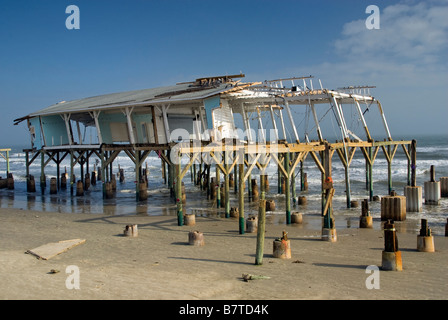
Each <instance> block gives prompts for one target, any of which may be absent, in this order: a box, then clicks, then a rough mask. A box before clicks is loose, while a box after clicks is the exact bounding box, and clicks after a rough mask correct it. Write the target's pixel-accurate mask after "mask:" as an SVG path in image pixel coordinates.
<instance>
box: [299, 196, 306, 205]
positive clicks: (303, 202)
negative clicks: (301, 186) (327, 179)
mask: <svg viewBox="0 0 448 320" xmlns="http://www.w3.org/2000/svg"><path fill="white" fill-rule="evenodd" d="M306 203H307V200H306V197H305V196H299V205H302V206H303V205H306Z"/></svg>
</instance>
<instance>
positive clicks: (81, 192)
mask: <svg viewBox="0 0 448 320" xmlns="http://www.w3.org/2000/svg"><path fill="white" fill-rule="evenodd" d="M83 195H84V185H83V183H82V181H81V180H79V181H78V182H77V183H76V196H77V197H80V196H83Z"/></svg>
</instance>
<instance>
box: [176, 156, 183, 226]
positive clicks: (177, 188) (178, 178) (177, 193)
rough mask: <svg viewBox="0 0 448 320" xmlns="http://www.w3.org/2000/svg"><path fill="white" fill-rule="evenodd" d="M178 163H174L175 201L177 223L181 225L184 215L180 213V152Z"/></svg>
mask: <svg viewBox="0 0 448 320" xmlns="http://www.w3.org/2000/svg"><path fill="white" fill-rule="evenodd" d="M177 162H178V163H177V164H176V174H177V180H176V185H175V186H176V203H177V225H178V226H183V224H184V215H183V213H182V178H181V173H182V167H181V154H180V153H179V157H178V161H177Z"/></svg>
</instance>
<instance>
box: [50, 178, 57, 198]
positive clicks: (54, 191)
mask: <svg viewBox="0 0 448 320" xmlns="http://www.w3.org/2000/svg"><path fill="white" fill-rule="evenodd" d="M57 193H58V181H57V179H56V178H54V177H53V178H51V179H50V194H57Z"/></svg>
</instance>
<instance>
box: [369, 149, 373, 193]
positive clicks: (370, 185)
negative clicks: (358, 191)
mask: <svg viewBox="0 0 448 320" xmlns="http://www.w3.org/2000/svg"><path fill="white" fill-rule="evenodd" d="M369 158H370V164H369V197H370V201H373V149H372V147H369Z"/></svg>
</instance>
